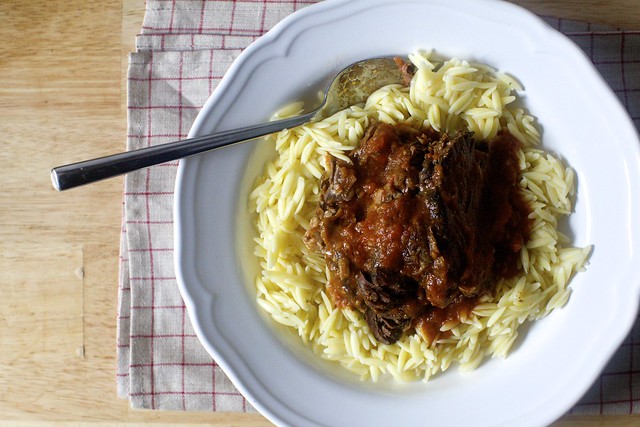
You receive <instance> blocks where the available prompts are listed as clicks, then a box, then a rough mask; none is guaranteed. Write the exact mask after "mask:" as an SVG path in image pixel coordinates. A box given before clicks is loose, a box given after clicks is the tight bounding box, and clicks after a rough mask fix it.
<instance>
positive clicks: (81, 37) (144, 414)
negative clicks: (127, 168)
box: [0, 0, 640, 426]
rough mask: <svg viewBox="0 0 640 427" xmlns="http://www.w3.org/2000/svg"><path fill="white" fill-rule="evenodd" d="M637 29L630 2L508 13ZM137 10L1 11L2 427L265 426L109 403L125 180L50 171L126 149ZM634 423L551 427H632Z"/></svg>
mask: <svg viewBox="0 0 640 427" xmlns="http://www.w3.org/2000/svg"><path fill="white" fill-rule="evenodd" d="M513 2H514V3H518V4H521V5H523V6H525V7H527V8H529V9H531V10H532V11H534V12H536V13H540V14H546V15H553V16H560V17H563V18H572V19H582V20H591V21H594V22H599V23H605V24H611V25H615V26H619V27H622V28H626V29H636V30H637V29H640V1H638V0H616V1H609V0H541V1H538V0H517V1H513ZM143 14H144V0H102V1H99V2H87V1H85V0H66V1H51V0H30V1H22V0H2V1H0V46H2V47H1V48H0V131H1V134H2V143H1V147H2V149H1V150H0V167H1V170H2V172H1V173H0V189H1V193H0V197H1V202H0V242H1V243H0V245H1V248H2V257H1V258H0V271H1V272H2V274H0V298H1V301H2V303H1V304H0V321H1V322H2V324H1V325H0V348H1V350H0V365H1V366H2V369H1V370H0V425H1V426H4V425H19V426H89V425H101V426H120V425H123V424H126V425H136V426H137V425H147V424H149V423H153V424H159V425H170V426H184V425H189V426H193V425H202V426H204V425H207V426H209V425H237V426H259V425H270V424H269V423H268V422H267V421H266V420H265V419H264V418H262V417H261V416H259V415H247V414H222V413H182V412H168V411H162V412H160V411H140V410H132V409H130V408H129V405H128V402H127V401H125V400H121V399H118V398H117V397H116V383H115V356H116V349H115V342H116V341H115V338H116V337H115V335H116V305H117V274H118V245H119V237H120V220H121V210H122V188H123V181H122V178H116V179H113V180H109V181H104V182H101V183H97V184H94V185H91V186H87V187H84V188H78V189H75V190H72V191H68V192H64V193H57V192H56V191H54V190H53V188H52V186H51V183H50V179H49V170H50V169H51V167H53V166H57V165H60V164H65V163H69V162H73V161H78V160H82V159H86V158H92V157H97V156H101V155H105V154H109V153H112V152H117V151H120V150H122V149H123V147H124V145H125V138H126V110H125V95H126V79H125V75H124V73H125V70H126V63H127V53H128V52H130V51H131V50H132V49H133V46H134V37H135V34H136V33H137V32H138V31H139V29H140V25H141V23H142V17H143ZM639 424H640V417H638V416H615V417H575V416H574V417H564V418H563V419H561V420H560V421H558V422H557V423H556V425H557V426H583V425H586V426H605V425H607V426H608V425H611V426H632V425H639Z"/></svg>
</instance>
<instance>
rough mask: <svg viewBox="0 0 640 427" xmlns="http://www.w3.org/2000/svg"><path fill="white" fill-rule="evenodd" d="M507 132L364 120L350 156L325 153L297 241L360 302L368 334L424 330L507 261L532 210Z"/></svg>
mask: <svg viewBox="0 0 640 427" xmlns="http://www.w3.org/2000/svg"><path fill="white" fill-rule="evenodd" d="M517 148H518V142H517V140H516V139H515V138H513V136H511V135H510V134H509V133H507V132H502V133H500V134H498V136H497V137H496V138H495V139H494V140H493V141H491V142H490V143H486V142H477V141H475V140H474V138H473V135H472V134H471V133H468V132H467V133H464V132H462V133H459V134H457V135H455V136H452V137H450V136H448V135H446V134H440V133H438V132H436V131H433V130H425V131H417V130H415V129H413V128H411V127H408V126H405V125H396V126H391V125H388V124H384V123H375V124H372V125H371V126H370V127H369V128H368V129H367V131H366V133H365V135H364V137H363V139H362V141H361V142H360V146H359V147H358V148H357V149H355V150H354V151H353V152H352V153H351V154H350V158H351V160H352V163H348V162H345V161H341V160H337V159H334V158H330V159H328V162H329V170H328V172H327V173H326V175H325V176H324V177H323V179H322V182H321V200H320V202H319V204H318V207H317V210H316V214H315V216H314V218H313V219H312V221H311V226H310V228H309V230H308V231H307V233H306V234H305V243H306V245H307V246H308V247H309V248H310V249H312V250H316V251H319V252H320V253H322V254H323V255H324V257H325V260H326V262H327V265H328V267H329V270H330V273H331V274H330V276H331V280H330V282H329V284H328V285H327V291H328V294H329V296H330V297H331V298H332V300H333V301H334V303H335V304H336V305H338V306H341V307H346V306H349V307H353V308H356V309H358V310H360V311H362V312H363V313H364V316H365V319H366V321H367V323H368V325H369V327H370V328H371V330H372V332H373V334H374V336H375V337H376V339H377V340H378V341H380V342H382V343H385V344H391V343H394V342H395V341H397V340H398V339H399V338H400V337H402V335H403V334H404V333H405V332H407V331H409V330H412V329H416V328H417V329H418V330H419V331H420V332H421V333H422V335H423V336H424V337H425V338H426V339H428V340H434V339H436V338H438V336H439V335H440V332H439V331H440V327H441V326H442V324H443V323H448V322H457V321H459V319H460V317H461V316H464V315H466V314H467V313H469V312H470V311H471V310H472V309H473V306H474V305H475V304H476V303H477V301H478V300H479V299H480V298H481V297H483V296H488V295H491V294H492V293H493V291H494V289H493V288H494V286H495V283H496V282H497V280H498V279H499V278H500V277H509V276H512V275H514V274H516V272H517V259H518V252H519V250H520V249H521V247H522V245H524V244H525V243H526V241H527V239H528V235H529V231H530V222H529V219H528V215H529V213H530V210H529V208H528V206H527V204H526V202H525V201H524V200H523V199H522V195H521V193H520V190H519V187H518V184H517V178H518V161H517Z"/></svg>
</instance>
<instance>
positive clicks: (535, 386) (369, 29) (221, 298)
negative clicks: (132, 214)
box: [175, 0, 640, 426]
mask: <svg viewBox="0 0 640 427" xmlns="http://www.w3.org/2000/svg"><path fill="white" fill-rule="evenodd" d="M418 48H435V49H436V51H437V52H438V53H439V54H442V55H445V56H458V57H460V58H464V59H468V60H474V61H480V62H483V63H486V64H489V65H492V66H494V67H496V68H498V69H500V70H503V71H506V72H508V73H510V74H512V75H514V76H516V77H517V78H518V79H519V80H520V81H521V83H522V84H523V85H524V87H525V93H524V100H525V103H526V107H527V109H528V110H529V111H530V112H531V113H532V114H533V115H534V116H536V117H537V118H538V119H539V122H540V124H541V125H542V127H543V132H544V135H543V141H544V145H545V147H546V148H547V149H549V150H551V151H553V152H555V153H556V154H558V155H560V156H561V157H562V158H564V159H565V160H566V161H567V162H568V163H569V165H571V167H573V168H574V169H575V170H576V172H577V182H578V194H577V201H576V202H577V203H576V205H575V213H574V214H573V215H572V216H571V217H570V220H569V223H568V227H569V228H570V232H571V236H572V238H573V244H574V245H578V246H583V245H587V244H593V245H594V250H593V253H592V256H591V258H590V264H589V265H588V266H587V271H586V272H584V273H581V274H579V275H577V276H576V277H575V279H574V280H573V281H572V282H571V287H572V288H573V290H574V292H573V294H572V296H571V299H570V300H569V303H568V305H567V306H566V307H565V308H563V309H561V310H559V311H556V312H554V313H552V315H550V316H549V317H547V318H546V319H543V320H542V321H539V322H536V323H534V324H532V326H531V327H530V328H529V329H528V331H527V332H526V333H524V334H523V335H524V337H523V338H522V339H520V341H519V342H518V343H517V345H516V346H515V348H514V349H513V352H512V354H511V355H510V356H509V357H508V358H507V359H506V360H490V361H488V362H486V363H484V364H482V365H481V366H480V367H479V368H478V369H477V370H476V371H474V372H472V373H469V374H460V373H458V372H457V371H456V370H455V369H452V370H450V371H448V372H446V373H445V374H443V375H439V376H437V377H436V378H434V379H432V380H431V381H430V382H428V383H421V382H420V383H415V384H408V385H398V384H395V385H394V384H389V383H384V384H367V383H360V382H358V381H357V380H354V379H352V378H351V377H349V376H348V375H340V373H339V370H338V371H336V370H335V369H334V367H332V366H328V363H325V362H323V361H321V360H319V359H318V358H317V357H315V356H313V355H311V354H309V352H307V351H305V349H304V348H302V346H301V344H299V343H296V342H295V341H287V340H283V339H282V334H280V333H278V332H277V331H276V329H275V328H274V327H273V325H272V324H271V322H270V321H268V320H266V319H265V318H264V317H263V315H262V314H261V313H259V312H258V309H257V306H256V303H255V298H254V295H253V291H252V290H251V289H250V288H251V285H252V283H251V280H248V279H247V277H251V276H252V274H253V273H254V271H253V270H252V269H251V267H250V265H251V263H245V262H243V261H242V260H244V261H248V260H250V259H251V255H250V252H251V250H252V245H251V243H250V242H249V241H248V238H247V235H246V228H247V223H248V219H247V213H246V208H245V206H246V197H247V185H246V183H247V180H246V179H245V178H247V177H249V178H251V177H253V176H255V175H256V174H257V173H258V172H259V170H258V169H260V167H259V165H257V164H256V163H259V159H260V156H259V155H255V156H251V154H252V152H253V151H254V148H255V147H256V143H255V142H251V143H246V144H242V145H239V146H236V147H233V148H228V149H224V150H218V151H215V152H211V153H207V154H205V155H200V156H196V157H193V158H189V159H185V160H182V161H181V162H180V168H179V173H178V180H177V184H176V197H175V201H176V206H175V220H176V223H175V230H176V235H175V238H176V243H175V246H176V252H175V262H176V270H177V275H178V281H179V285H180V290H181V292H182V295H183V297H184V299H185V302H186V304H187V306H188V311H189V316H190V318H191V321H192V323H193V325H194V327H195V329H196V332H197V334H198V337H199V338H200V340H201V341H202V344H203V345H204V346H205V348H206V349H207V350H208V351H209V352H210V353H211V355H212V356H213V357H214V358H215V359H216V361H217V362H218V363H219V364H220V366H222V368H223V369H224V370H225V372H226V373H227V374H228V375H229V377H230V378H231V380H232V381H233V382H234V383H235V384H236V385H237V386H238V388H239V389H240V390H241V391H242V393H243V394H244V395H245V396H247V398H248V399H249V400H250V402H251V403H252V404H253V405H254V406H255V407H256V408H257V409H258V410H259V411H260V412H262V413H263V414H264V415H265V416H267V417H268V418H269V419H271V420H272V421H274V422H275V423H277V424H282V425H292V426H307V425H331V426H340V425H345V426H347V425H385V426H389V425H403V426H409V425H424V424H427V423H428V424H434V425H444V424H446V425H449V426H454V425H465V426H466V425H474V426H479V425H518V426H527V425H543V424H548V423H550V422H551V421H553V420H554V419H556V418H558V417H560V416H561V415H562V414H563V413H564V412H565V411H566V410H568V409H569V408H570V407H571V406H572V405H573V404H575V402H576V401H577V400H578V399H579V398H580V397H581V396H582V394H583V393H584V392H585V391H586V390H587V389H588V387H589V386H590V385H591V383H592V382H593V381H594V380H595V379H596V377H597V375H598V374H599V372H600V371H601V370H602V368H603V367H604V366H605V364H606V362H607V361H608V359H609V358H610V357H611V356H612V354H613V353H614V352H615V350H616V349H617V347H618V346H619V345H620V343H621V342H622V340H623V339H624V337H625V336H626V334H627V333H628V331H629V330H630V328H631V326H632V325H633V322H634V320H635V318H636V312H637V309H638V300H639V294H640V275H638V273H637V266H638V265H640V260H639V259H638V258H639V256H638V250H637V248H636V247H635V245H636V244H637V243H638V242H640V229H639V225H638V224H639V221H638V218H640V200H639V194H640V192H639V188H638V187H639V185H640V166H639V165H640V154H639V141H638V135H637V132H636V130H635V128H634V126H633V124H632V123H631V121H630V119H629V117H628V116H627V114H626V112H625V111H624V109H623V108H622V106H621V105H620V103H619V101H618V100H617V98H616V97H615V96H614V94H613V93H612V91H611V90H610V89H609V88H608V86H607V85H606V84H605V83H604V82H603V80H602V79H601V77H600V76H599V75H598V73H597V72H596V71H595V69H594V67H593V66H592V65H591V63H590V62H589V61H588V59H587V58H586V57H585V56H584V55H583V53H582V52H581V51H580V50H579V49H578V48H577V47H575V46H574V45H573V44H572V43H571V42H570V41H568V40H567V39H566V38H565V37H564V36H562V35H561V34H559V33H558V32H556V31H555V30H553V29H551V28H550V27H548V26H547V25H546V24H545V23H543V22H542V21H541V20H540V19H538V18H537V17H535V16H534V15H532V14H530V13H529V12H526V11H525V10H523V9H521V8H519V7H517V6H514V5H511V4H508V3H503V2H498V1H478V0H455V1H451V0H426V1H415V0H414V1H412V0H403V1H391V0H388V1H387V0H351V1H347V0H328V1H325V2H321V3H319V4H317V5H314V6H310V7H308V8H305V9H303V10H301V11H300V12H298V13H295V14H293V15H291V16H289V17H288V18H286V19H285V20H284V21H282V22H281V23H280V24H278V25H277V26H276V27H275V28H274V29H273V30H271V31H270V32H269V33H268V34H267V35H265V36H264V37H262V38H261V39H260V40H258V41H257V42H256V43H255V44H253V45H252V46H250V47H249V48H248V49H246V51H245V52H243V53H242V55H241V56H240V57H239V58H238V60H237V61H236V62H235V63H234V64H233V66H232V67H231V69H230V70H229V72H228V73H227V75H226V76H225V78H224V79H223V81H222V82H221V83H220V85H219V86H218V88H217V89H216V91H215V93H214V94H213V95H212V96H211V99H210V100H209V101H208V102H207V104H206V106H205V107H204V109H203V110H202V112H201V114H200V115H199V116H198V119H197V120H196V123H195V124H194V126H193V128H192V130H191V136H197V135H201V134H205V133H208V132H211V131H214V130H218V131H219V130H225V129H231V128H235V127H240V126H245V125H250V124H254V123H259V122H264V121H265V120H267V119H268V117H269V116H270V115H271V114H272V113H273V112H274V111H275V110H277V109H278V108H279V107H281V106H282V105H284V104H286V103H288V102H290V101H293V100H297V99H300V98H301V97H303V96H305V95H309V93H315V91H316V89H317V88H318V87H319V86H318V84H319V83H321V82H323V81H325V80H326V79H327V78H329V77H330V76H332V75H333V74H334V73H335V72H336V71H337V70H339V69H340V68H342V67H343V66H345V65H346V64H349V63H351V62H354V61H356V60H359V59H362V58H367V57H373V56H379V55H387V54H406V53H409V52H411V51H413V50H415V49H418ZM263 147H264V145H263ZM258 151H260V150H258ZM250 158H251V160H250ZM256 159H258V160H256ZM247 167H248V169H247V170H246V172H245V168H247ZM247 265H248V267H247Z"/></svg>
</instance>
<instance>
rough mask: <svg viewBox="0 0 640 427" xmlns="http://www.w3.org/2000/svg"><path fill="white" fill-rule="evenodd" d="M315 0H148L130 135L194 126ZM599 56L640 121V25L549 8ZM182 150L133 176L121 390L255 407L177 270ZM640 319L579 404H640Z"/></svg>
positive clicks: (138, 141) (199, 404) (138, 402)
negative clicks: (205, 332)
mask: <svg viewBox="0 0 640 427" xmlns="http://www.w3.org/2000/svg"><path fill="white" fill-rule="evenodd" d="M312 3H315V1H312V0H309V1H301V0H298V1H295V0H289V1H287V0H280V1H278V0H252V1H246V0H245V1H243V0H235V1H231V0H227V1H221V0H204V1H189V0H174V1H166V0H165V1H163V0H147V3H146V11H145V16H144V22H143V26H142V31H141V33H140V34H139V35H138V36H137V39H136V46H137V49H136V52H134V53H132V54H131V55H130V57H129V69H128V141H127V148H128V149H135V148H139V147H145V146H149V145H155V144H161V143H163V142H169V141H172V140H176V139H181V138H185V137H186V136H187V134H188V132H189V129H190V127H191V124H192V122H193V120H194V119H195V117H196V115H197V114H198V111H199V110H200V108H201V107H202V106H203V105H204V103H205V101H206V100H207V98H208V96H209V95H210V94H211V92H212V91H213V90H214V88H215V87H216V84H217V83H218V82H219V81H220V79H221V78H222V76H223V75H224V73H225V71H226V70H227V68H228V67H229V65H230V64H231V62H232V61H233V60H234V59H235V57H236V56H237V55H238V54H239V53H240V52H241V51H242V49H243V48H245V47H246V46H247V45H248V44H249V43H251V42H252V41H253V40H255V39H256V38H257V37H259V36H260V35H262V34H263V33H264V32H266V31H267V30H268V29H269V28H271V27H272V26H273V25H274V24H276V23H277V22H278V21H280V20H281V19H282V18H284V17H285V16H287V15H289V14H290V13H292V12H294V11H295V10H297V9H300V8H302V7H304V6H306V5H309V4H312ZM545 19H546V20H547V22H548V23H549V24H551V25H552V26H553V27H555V28H557V29H559V30H560V31H562V32H563V33H565V34H567V35H568V36H569V37H570V38H572V39H573V40H574V41H575V42H576V43H577V44H578V45H579V46H580V47H581V48H582V49H583V50H584V51H585V52H586V53H587V54H588V55H589V57H590V58H591V60H592V61H593V62H594V63H595V64H596V66H597V67H598V69H599V70H600V72H601V73H602V75H603V76H604V77H605V79H606V80H607V82H608V83H609V84H610V85H611V87H612V88H613V90H614V91H615V92H616V94H617V95H618V96H619V97H620V99H621V100H622V102H623V103H624V105H625V106H626V107H627V109H628V111H629V113H630V114H631V116H632V118H633V120H634V122H635V124H636V126H640V66H639V64H640V32H637V31H622V30H620V29H616V28H610V27H604V26H597V25H592V24H588V23H581V22H574V21H568V20H563V19H553V18H545ZM177 165H178V162H170V163H166V164H163V165H160V166H157V167H153V168H150V169H146V170H142V171H138V172H135V173H131V174H129V175H128V176H127V177H126V180H125V190H124V202H123V226H122V239H121V256H120V284H119V312H118V342H117V345H118V351H117V361H118V363H117V383H118V394H119V396H121V397H123V398H128V399H129V400H130V402H131V406H132V407H134V408H149V409H173V410H200V411H202V410H205V411H234V412H251V411H254V409H253V408H252V407H251V405H250V402H247V400H245V398H244V397H243V396H242V395H241V394H240V393H239V392H238V391H237V389H236V388H235V387H234V386H233V384H232V383H231V382H230V381H229V379H228V378H227V377H226V376H225V374H224V373H223V372H222V371H221V369H220V368H219V367H218V365H217V364H216V363H215V361H214V360H212V359H211V357H210V356H209V355H208V354H207V353H206V351H205V350H204V349H203V347H202V346H201V345H200V343H199V342H198V339H197V338H196V336H195V334H194V331H193V329H192V326H191V324H190V322H189V320H188V316H187V313H186V308H185V305H184V303H183V301H182V299H181V297H180V293H179V291H178V288H177V285H176V278H175V273H174V270H173V259H172V257H173V218H172V202H173V190H174V181H175V175H176V170H177ZM639 368H640V321H638V323H637V325H636V327H634V329H633V331H632V332H631V334H630V335H629V337H628V338H627V339H626V341H625V342H624V343H623V344H622V346H621V347H620V349H619V351H618V352H617V353H616V355H615V356H614V358H613V360H612V361H611V363H610V364H609V365H608V366H607V368H606V369H605V370H604V372H603V373H602V375H601V376H600V377H599V378H598V380H597V381H596V382H595V384H594V385H593V387H592V388H591V389H590V390H589V392H588V393H587V394H586V395H585V396H584V398H583V399H582V400H581V401H580V402H579V403H578V404H577V405H576V406H575V407H574V408H573V409H572V410H571V412H572V413H579V414H628V413H638V412H640V371H639Z"/></svg>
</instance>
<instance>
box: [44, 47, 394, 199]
mask: <svg viewBox="0 0 640 427" xmlns="http://www.w3.org/2000/svg"><path fill="white" fill-rule="evenodd" d="M401 65H402V62H401V61H398V58H397V57H382V58H373V59H367V60H364V61H360V62H356V63H353V64H351V65H349V66H348V67H346V68H344V69H343V70H342V71H340V73H338V74H337V75H336V76H335V77H334V78H333V80H332V81H331V83H330V84H329V86H328V87H327V88H326V90H325V92H324V99H323V100H322V102H321V103H320V105H319V106H317V107H315V108H314V109H313V110H311V111H309V112H307V113H304V114H302V115H299V116H296V117H291V118H288V119H284V120H278V121H273V122H269V123H265V124H260V125H255V126H248V127H244V128H240V129H235V130H229V131H224V132H218V133H213V134H210V135H204V136H200V137H196V138H189V139H184V140H181V141H176V142H169V143H166V144H160V145H155V146H152V147H146V148H140V149H138V150H133V151H127V152H124V153H120V154H113V155H110V156H105V157H100V158H97V159H92V160H85V161H82V162H78V163H72V164H69V165H64V166H58V167H55V168H53V169H52V170H51V182H52V183H53V186H54V188H55V189H56V190H58V191H61V190H66V189H69V188H73V187H77V186H80V185H84V184H89V183H92V182H95V181H99V180H102V179H106V178H112V177H114V176H118V175H122V174H125V173H128V172H132V171H135V170H138V169H142V168H146V167H149V166H153V165H157V164H160V163H164V162H168V161H171V160H176V159H181V158H184V157H187V156H191V155H194V154H198V153H202V152H204V151H209V150H213V149H216V148H221V147H226V146H228V145H231V144H235V143H238V142H244V141H248V140H250V139H254V138H258V137H261V136H264V135H268V134H270V133H275V132H279V131H281V130H283V129H287V128H292V127H295V126H299V125H301V124H304V123H306V122H308V121H310V120H312V119H318V120H321V119H323V118H325V117H328V116H330V115H332V114H334V113H336V112H338V111H340V110H343V109H345V108H347V107H349V106H351V105H355V104H359V103H361V102H364V101H365V100H366V99H367V97H369V95H371V94H372V93H373V92H374V91H376V90H377V89H379V88H381V87H383V86H386V85H388V84H392V83H402V82H403V80H404V78H405V75H406V74H405V72H404V71H403V70H402V69H401Z"/></svg>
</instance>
